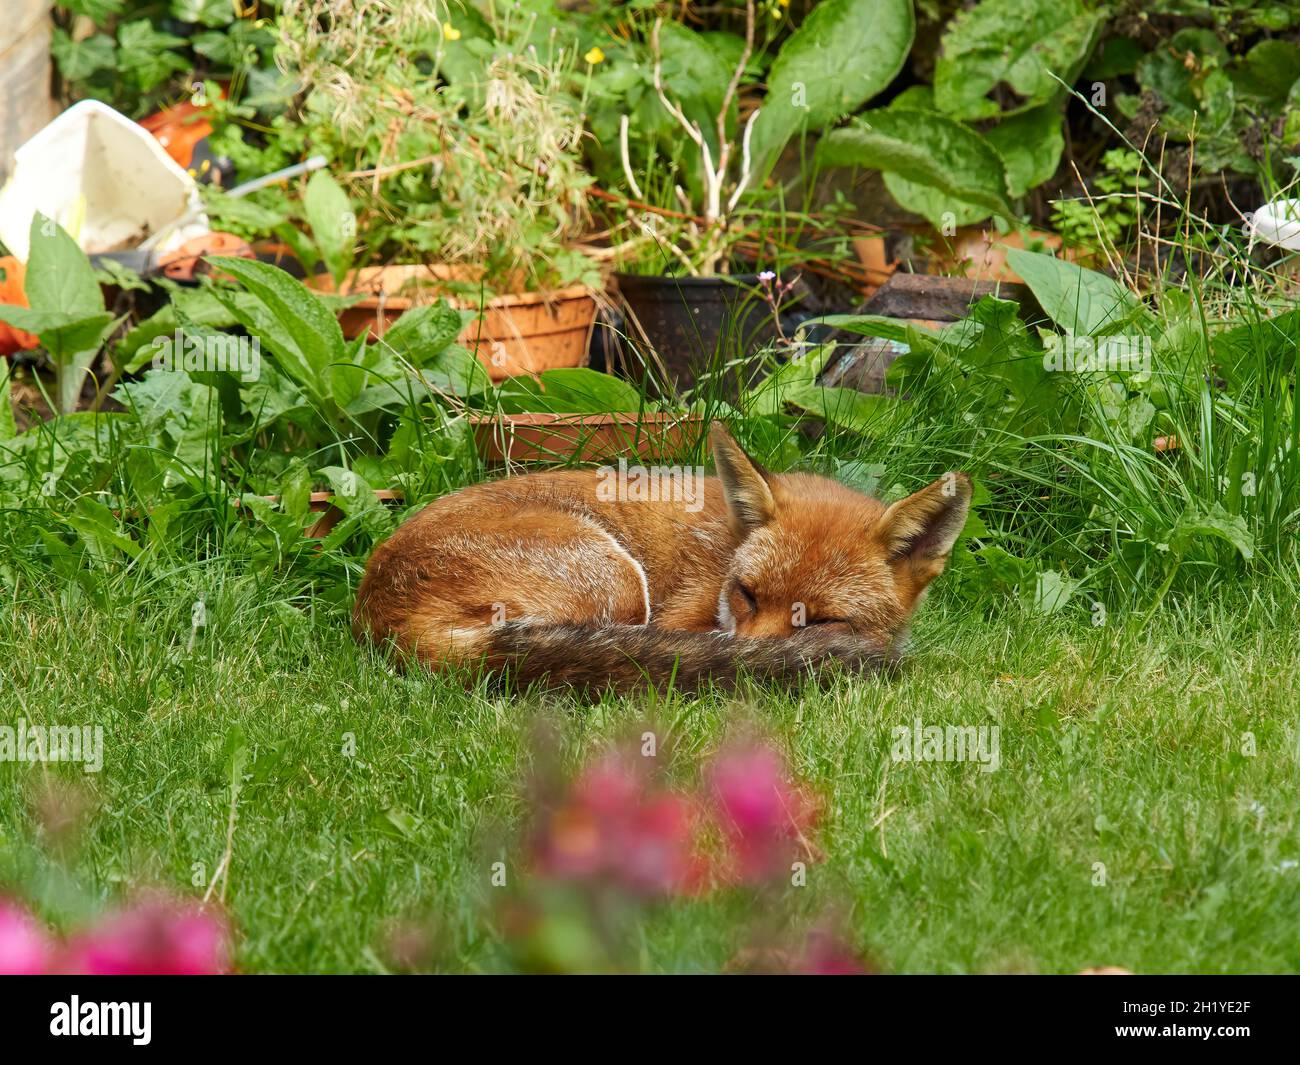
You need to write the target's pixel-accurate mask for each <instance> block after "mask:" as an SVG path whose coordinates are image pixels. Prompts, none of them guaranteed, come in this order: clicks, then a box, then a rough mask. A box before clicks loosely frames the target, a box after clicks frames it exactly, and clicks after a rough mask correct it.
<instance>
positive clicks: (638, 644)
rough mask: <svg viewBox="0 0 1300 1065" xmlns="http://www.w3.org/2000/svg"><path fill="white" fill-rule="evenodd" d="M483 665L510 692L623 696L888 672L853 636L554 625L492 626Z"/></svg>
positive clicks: (883, 656)
mask: <svg viewBox="0 0 1300 1065" xmlns="http://www.w3.org/2000/svg"><path fill="white" fill-rule="evenodd" d="M488 659H489V662H490V664H491V666H492V667H493V668H494V669H502V670H505V671H507V672H508V673H509V674H510V676H512V677H513V678H514V680H515V683H516V684H519V685H521V686H522V685H526V684H530V683H533V682H542V683H544V684H550V685H553V686H569V687H575V688H582V689H588V690H590V689H599V688H606V687H609V688H615V689H627V688H632V687H637V686H639V685H644V684H646V683H651V684H655V685H657V686H666V685H668V684H669V683H670V682H671V683H672V685H673V686H675V687H678V688H684V689H687V690H691V689H694V688H698V687H699V686H700V685H702V684H704V683H706V682H708V681H710V680H713V681H718V682H721V683H723V684H727V683H731V682H734V681H735V680H736V679H737V678H738V677H740V676H743V675H744V676H751V677H754V678H755V679H759V680H779V681H787V682H788V681H793V680H797V679H799V678H800V677H801V676H803V675H805V674H807V673H809V672H813V671H816V670H817V669H818V668H819V667H823V666H830V665H832V664H835V663H838V664H840V665H843V666H845V667H847V668H850V669H859V670H861V669H870V670H877V669H882V668H888V667H891V666H892V665H893V664H894V663H895V662H896V661H897V658H896V656H895V654H894V652H893V651H892V650H891V649H889V648H886V647H879V646H873V645H871V644H869V643H867V642H866V641H864V640H862V639H861V638H859V637H857V636H853V635H851V634H845V633H828V632H822V631H819V630H818V629H817V628H815V627H813V628H807V629H803V630H801V631H799V632H798V633H796V634H795V635H793V636H789V637H763V638H752V637H736V636H731V635H730V634H728V633H725V632H688V631H685V630H679V629H659V628H655V627H653V626H648V625H606V626H585V625H552V624H545V623H535V622H527V621H510V622H505V623H504V624H501V625H496V626H493V630H492V642H491V650H490V652H489V654H488Z"/></svg>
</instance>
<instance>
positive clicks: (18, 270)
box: [0, 255, 40, 355]
mask: <svg viewBox="0 0 1300 1065" xmlns="http://www.w3.org/2000/svg"><path fill="white" fill-rule="evenodd" d="M0 271H3V273H4V276H3V277H0V303H8V304H9V305H10V306H16V307H26V306H27V305H28V304H27V293H25V292H24V291H23V280H24V278H26V276H27V268H26V267H25V266H23V264H22V263H20V262H19V261H18V260H17V259H15V258H14V257H13V256H12V255H5V256H0ZM39 343H40V341H39V340H38V339H37V338H36V337H34V336H32V334H31V333H24V332H23V331H22V330H21V329H15V328H14V327H13V326H11V325H6V324H5V323H4V322H0V355H12V354H13V353H14V352H15V351H30V350H31V349H32V348H34V347H36V345H37V344H39Z"/></svg>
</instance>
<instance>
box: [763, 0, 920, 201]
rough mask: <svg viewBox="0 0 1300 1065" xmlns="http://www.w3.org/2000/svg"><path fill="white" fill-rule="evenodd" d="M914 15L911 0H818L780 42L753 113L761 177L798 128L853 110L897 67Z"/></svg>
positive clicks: (811, 128) (905, 52) (810, 127)
mask: <svg viewBox="0 0 1300 1065" xmlns="http://www.w3.org/2000/svg"><path fill="white" fill-rule="evenodd" d="M915 35H916V20H915V18H914V17H913V14H912V0H821V3H819V4H816V5H814V6H813V9H812V10H811V11H810V12H809V14H808V17H807V18H805V19H804V21H803V23H802V24H801V25H800V26H799V28H798V29H797V30H795V32H794V33H793V34H791V35H790V38H789V39H788V40H787V41H786V42H785V44H784V45H783V46H782V47H781V51H780V52H779V53H778V54H777V57H776V59H775V60H774V61H773V63H772V69H771V71H770V72H769V73H768V78H767V95H766V97H765V98H764V100H763V108H762V113H761V114H760V115H759V117H758V118H757V119H756V120H755V123H754V136H753V156H754V167H755V171H756V172H757V173H758V174H759V175H760V176H761V175H763V174H765V173H766V172H767V171H768V170H769V169H771V167H772V165H773V164H774V163H775V162H776V159H777V157H778V156H779V155H780V154H781V150H782V149H783V148H784V147H785V145H786V143H787V142H788V141H789V140H790V138H791V137H793V136H794V135H795V134H796V133H798V132H799V131H800V130H801V129H802V130H808V131H810V132H813V131H817V130H820V129H821V128H822V127H824V126H827V125H829V124H831V123H832V122H835V121H836V120H837V119H839V118H841V117H842V116H844V115H847V114H850V113H851V112H853V111H856V110H857V109H858V108H859V107H861V106H862V105H863V104H864V103H866V102H867V101H868V100H870V99H871V98H872V97H873V96H875V95H876V94H877V93H879V92H880V91H881V90H882V89H884V88H885V87H886V86H888V85H889V83H890V82H892V81H893V80H894V78H895V76H896V75H897V74H898V72H899V71H900V70H902V69H903V63H904V62H905V61H906V60H907V55H908V52H909V51H910V50H911V48H912V38H913V37H914V36H915Z"/></svg>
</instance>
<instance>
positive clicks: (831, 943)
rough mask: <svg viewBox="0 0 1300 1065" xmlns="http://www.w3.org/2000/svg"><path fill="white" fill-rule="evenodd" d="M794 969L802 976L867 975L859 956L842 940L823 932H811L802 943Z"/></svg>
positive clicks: (868, 970)
mask: <svg viewBox="0 0 1300 1065" xmlns="http://www.w3.org/2000/svg"><path fill="white" fill-rule="evenodd" d="M796 971H797V972H799V973H801V974H803V975H804V976H869V975H870V974H871V969H869V968H868V967H867V966H866V964H865V963H864V962H863V961H862V959H861V958H859V957H858V956H857V954H855V953H854V952H853V951H852V949H851V948H850V947H849V946H848V945H847V944H846V943H844V942H843V941H842V940H840V939H838V938H836V937H835V936H832V935H829V934H827V933H825V932H813V933H811V934H810V935H809V936H808V941H807V943H806V944H805V945H804V951H803V956H802V957H801V958H800V959H799V964H798V966H797V968H796Z"/></svg>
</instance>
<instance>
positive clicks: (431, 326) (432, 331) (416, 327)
mask: <svg viewBox="0 0 1300 1065" xmlns="http://www.w3.org/2000/svg"><path fill="white" fill-rule="evenodd" d="M473 317H474V315H473V312H471V311H458V310H456V309H455V308H454V307H452V306H450V305H449V304H448V303H447V302H446V301H445V300H439V301H438V302H437V303H433V304H430V305H428V306H425V307H412V308H411V309H410V310H409V311H406V312H405V313H404V314H403V315H402V316H401V317H400V318H398V319H397V321H396V322H394V323H393V325H392V327H391V328H390V329H389V330H388V331H387V332H386V333H384V339H383V343H384V344H386V345H388V347H390V348H392V349H393V351H394V352H395V353H396V354H397V355H400V356H402V357H403V358H406V359H409V360H410V361H411V362H413V363H414V364H415V365H417V366H419V365H422V364H423V363H424V362H425V361H426V360H428V359H431V358H433V357H434V356H435V355H440V354H441V353H442V352H443V351H444V350H445V349H446V348H447V347H448V345H450V344H454V343H455V342H456V338H457V337H458V336H460V334H461V330H463V329H464V328H465V326H466V325H467V324H468V323H469V322H470V321H471V320H472V319H473Z"/></svg>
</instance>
